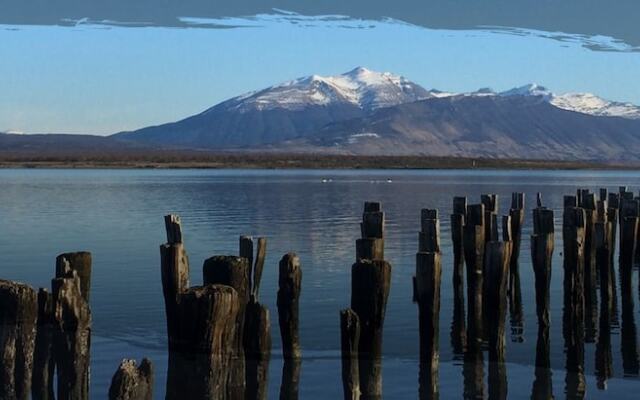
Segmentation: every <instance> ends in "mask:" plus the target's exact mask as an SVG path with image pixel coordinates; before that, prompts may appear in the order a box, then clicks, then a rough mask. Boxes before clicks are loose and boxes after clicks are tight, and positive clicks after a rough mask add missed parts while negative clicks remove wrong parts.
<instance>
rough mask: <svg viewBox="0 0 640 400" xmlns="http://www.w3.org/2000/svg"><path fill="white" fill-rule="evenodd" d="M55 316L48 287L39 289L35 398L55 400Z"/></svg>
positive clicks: (34, 367) (33, 396) (33, 385)
mask: <svg viewBox="0 0 640 400" xmlns="http://www.w3.org/2000/svg"><path fill="white" fill-rule="evenodd" d="M54 326H55V316H54V315H53V297H52V296H51V293H49V291H48V290H47V289H44V288H40V290H38V324H37V329H36V341H35V349H34V352H33V376H32V385H31V398H32V399H33V400H53V399H55V392H54V390H53V379H54V372H55V360H54V358H53V334H54Z"/></svg>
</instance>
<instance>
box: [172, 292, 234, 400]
mask: <svg viewBox="0 0 640 400" xmlns="http://www.w3.org/2000/svg"><path fill="white" fill-rule="evenodd" d="M178 304H179V308H178V311H179V314H178V318H179V321H178V326H179V330H178V332H177V333H178V334H177V336H174V337H170V338H169V340H170V347H171V348H172V349H173V352H172V353H169V370H168V372H167V393H166V398H167V399H171V400H173V399H176V400H177V399H185V398H193V399H196V398H197V399H207V400H222V399H227V398H229V395H228V393H229V392H232V393H233V394H235V393H237V392H238V388H237V387H233V386H231V385H230V384H232V383H234V382H235V380H234V379H233V377H230V375H231V374H232V373H236V372H237V371H238V368H237V364H238V360H237V359H236V357H237V352H236V340H237V339H236V324H237V316H238V313H239V308H240V307H239V304H240V303H239V301H238V293H237V292H236V291H235V289H233V288H232V287H230V286H225V285H206V286H195V287H191V288H189V289H188V290H186V291H185V292H184V293H182V294H181V295H180V302H179V303H178ZM242 361H243V362H242V367H243V368H242V372H243V374H242V376H241V380H242V382H244V358H243V359H242ZM230 386H231V387H230ZM241 389H244V385H243V387H242V388H241ZM241 392H242V394H243V396H244V390H242V391H241ZM234 398H239V397H234Z"/></svg>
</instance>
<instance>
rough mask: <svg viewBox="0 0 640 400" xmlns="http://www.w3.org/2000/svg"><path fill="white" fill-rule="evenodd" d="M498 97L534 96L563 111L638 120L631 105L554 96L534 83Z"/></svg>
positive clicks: (575, 95) (582, 95)
mask: <svg viewBox="0 0 640 400" xmlns="http://www.w3.org/2000/svg"><path fill="white" fill-rule="evenodd" d="M498 95H500V96H534V97H539V98H540V99H541V100H543V101H547V102H549V103H551V104H553V105H554V106H556V107H558V108H562V109H563V110H569V111H575V112H579V113H582V114H589V115H598V116H602V117H621V118H631V119H640V107H639V106H636V105H634V104H631V103H620V102H615V101H609V100H605V99H603V98H601V97H598V96H596V95H594V94H591V93H565V94H555V93H552V92H551V91H550V90H549V89H547V88H545V87H544V86H540V85H538V84H535V83H530V84H528V85H524V86H520V87H518V88H514V89H511V90H507V91H504V92H501V93H499V94H498Z"/></svg>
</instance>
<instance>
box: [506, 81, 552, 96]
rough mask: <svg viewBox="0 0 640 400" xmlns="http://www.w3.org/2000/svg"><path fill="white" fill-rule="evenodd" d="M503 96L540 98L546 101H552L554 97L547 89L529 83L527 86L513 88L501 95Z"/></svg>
mask: <svg viewBox="0 0 640 400" xmlns="http://www.w3.org/2000/svg"><path fill="white" fill-rule="evenodd" d="M500 95H502V96H540V97H544V98H545V99H550V98H551V97H553V93H551V92H550V91H549V90H548V89H547V88H546V87H544V86H540V85H538V84H537V83H528V84H526V85H523V86H520V87H517V88H513V89H510V90H507V91H505V92H502V93H500Z"/></svg>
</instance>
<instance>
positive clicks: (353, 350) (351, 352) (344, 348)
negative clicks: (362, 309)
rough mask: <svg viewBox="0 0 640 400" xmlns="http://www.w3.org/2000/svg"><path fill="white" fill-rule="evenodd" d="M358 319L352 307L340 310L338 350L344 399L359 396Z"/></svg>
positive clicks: (347, 399) (352, 399)
mask: <svg viewBox="0 0 640 400" xmlns="http://www.w3.org/2000/svg"><path fill="white" fill-rule="evenodd" d="M359 342H360V319H359V318H358V314H356V313H355V312H354V311H353V310H352V309H350V308H347V309H345V310H342V311H340V350H341V354H342V388H343V391H344V399H345V400H357V399H359V398H360V394H361V391H360V371H359V368H358V364H359V363H358V343H359Z"/></svg>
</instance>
